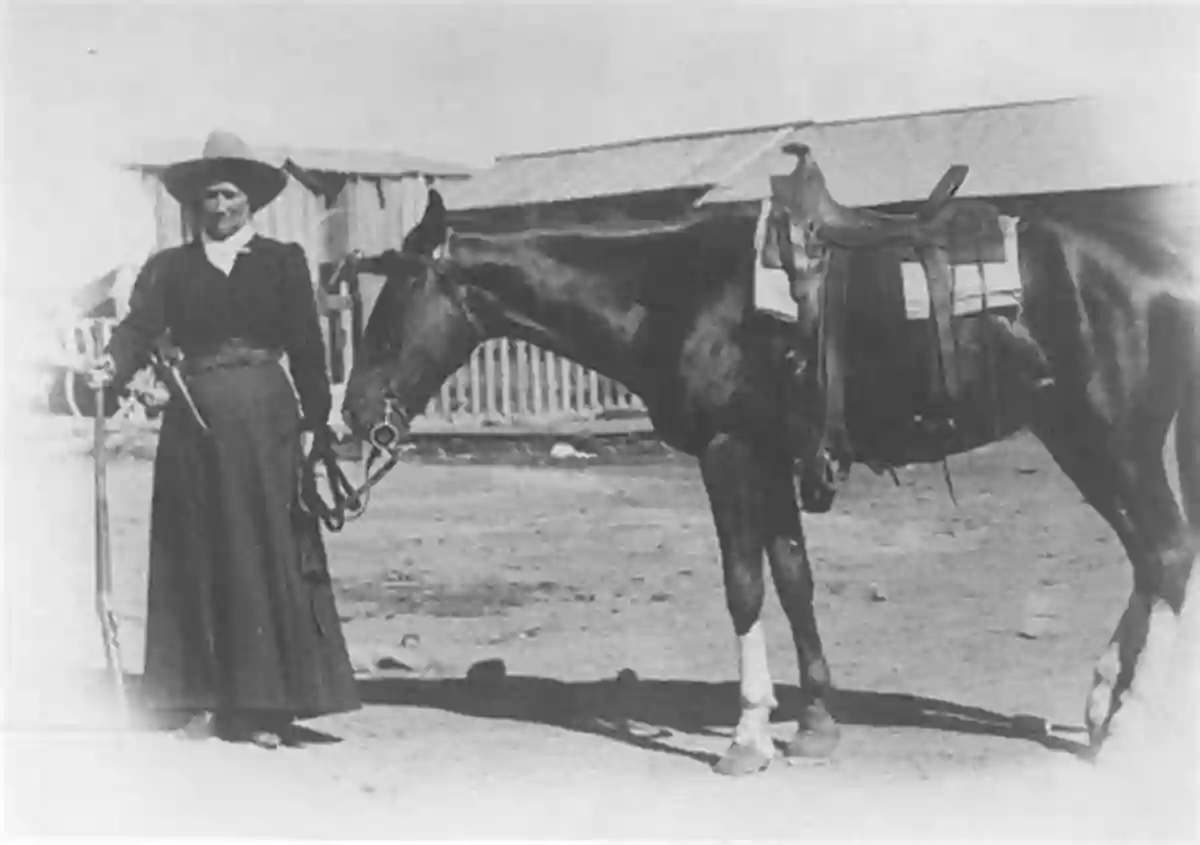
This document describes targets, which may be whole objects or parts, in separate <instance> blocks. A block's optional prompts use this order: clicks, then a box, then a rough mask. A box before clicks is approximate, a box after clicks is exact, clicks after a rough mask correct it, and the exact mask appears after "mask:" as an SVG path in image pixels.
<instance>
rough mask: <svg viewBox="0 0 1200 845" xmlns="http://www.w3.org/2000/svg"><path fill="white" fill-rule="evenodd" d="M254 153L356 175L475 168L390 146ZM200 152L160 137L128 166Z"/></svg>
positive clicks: (148, 167)
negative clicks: (390, 149)
mask: <svg viewBox="0 0 1200 845" xmlns="http://www.w3.org/2000/svg"><path fill="white" fill-rule="evenodd" d="M253 149H254V151H255V153H256V154H257V155H259V156H261V157H262V158H263V159H265V160H266V161H269V162H271V163H272V164H276V165H281V164H283V162H284V161H285V160H286V159H288V158H290V159H291V160H292V161H294V162H296V163H297V164H298V165H300V166H301V167H303V168H305V169H307V170H320V171H324V172H327V173H344V174H352V175H356V176H409V175H413V174H421V175H426V176H436V177H441V178H450V179H453V178H464V177H467V176H471V175H472V174H474V173H475V172H476V170H475V169H473V168H470V167H467V166H466V165H462V164H455V163H453V162H446V161H436V160H434V159H429V158H423V157H421V156H413V155H408V154H407V153H398V152H390V151H387V150H331V149H321V148H313V147H279V146H276V147H259V146H254V147H253ZM199 153H200V144H197V143H196V142H195V141H161V142H156V143H152V144H147V145H146V146H145V147H143V148H142V149H140V150H138V151H137V153H136V154H135V155H134V156H132V157H131V158H130V160H129V162H128V163H127V165H126V166H128V167H130V168H133V169H137V170H145V171H156V170H160V169H162V168H164V167H166V166H167V165H169V164H172V163H173V162H176V161H183V160H185V159H189V158H194V157H195V156H197V155H198V154H199Z"/></svg>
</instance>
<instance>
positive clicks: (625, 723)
mask: <svg viewBox="0 0 1200 845" xmlns="http://www.w3.org/2000/svg"><path fill="white" fill-rule="evenodd" d="M480 674H481V675H484V677H474V678H472V679H467V678H413V677H373V678H362V679H360V680H359V682H358V685H359V693H360V695H361V697H362V701H363V703H364V704H366V705H375V706H391V707H421V708H429V709H435V710H441V711H444V712H448V713H456V714H459V715H462V716H470V717H473V718H481V719H505V720H509V721H514V722H524V723H527V724H536V725H547V726H552V727H558V728H564V729H567V730H572V731H578V732H581V733H588V734H593V735H598V736H605V737H608V738H611V739H613V740H615V741H618V742H623V743H626V744H629V745H634V746H637V747H640V748H645V749H647V750H652V751H657V752H662V753H666V754H673V755H679V756H684V757H688V758H691V759H694V760H697V761H700V762H704V763H713V762H715V761H716V759H717V758H716V755H714V754H708V753H705V752H701V751H695V750H691V749H686V748H680V747H678V746H677V745H674V744H671V743H670V742H668V741H666V740H668V739H669V738H670V737H671V736H672V735H673V734H692V735H698V736H710V737H711V736H727V735H728V734H729V730H730V728H731V727H732V726H733V725H734V724H735V723H736V722H737V719H738V708H737V702H738V689H737V684H736V683H734V682H726V683H710V682H703V681H683V680H629V681H624V680H601V681H570V682H568V681H558V680H554V679H550V678H541V677H533V676H522V675H509V676H504V677H500V676H499V675H498V674H497V675H494V676H492V677H490V678H489V677H486V673H480ZM140 680H141V678H140V677H139V676H136V675H135V676H130V677H129V678H128V679H127V682H126V689H127V696H128V699H129V706H130V708H131V709H132V710H133V712H134V714H135V722H136V724H137V725H139V726H141V727H144V728H146V729H150V730H154V729H159V730H161V729H169V728H171V727H173V723H172V721H171V719H170V718H166V719H164V718H163V717H162V716H152V715H151V714H149V713H147V712H146V711H145V709H144V708H142V707H141V706H140V705H139V703H138V702H139V698H140V695H139V687H140ZM107 686H108V685H107V683H106V682H105V681H104V680H103V679H101V678H97V679H95V681H94V688H95V689H96V690H97V692H100V691H101V689H102V688H104V687H107ZM108 694H111V689H109V690H108ZM776 695H777V696H778V698H779V705H780V706H779V708H778V709H777V710H776V711H775V713H774V715H773V717H772V721H774V722H787V721H791V720H794V719H795V718H796V716H797V714H798V713H799V711H800V708H801V706H802V703H803V699H802V696H801V693H800V690H799V688H798V687H795V686H790V685H785V684H779V685H777V686H776ZM831 710H832V713H833V716H834V718H835V719H837V721H838V722H839V723H840V724H842V725H846V726H849V725H855V726H863V727H876V728H894V727H904V728H915V729H919V730H931V731H944V732H951V733H960V734H974V735H985V736H993V737H999V738H1002V739H1013V740H1020V741H1025V742H1033V743H1036V744H1038V745H1041V746H1042V747H1043V748H1046V749H1049V750H1051V751H1061V752H1064V753H1068V754H1072V755H1075V756H1077V757H1081V758H1083V757H1087V756H1088V752H1089V748H1088V746H1087V744H1086V743H1081V742H1077V741H1075V740H1072V739H1068V738H1066V737H1063V736H1060V735H1057V734H1056V733H1055V732H1058V733H1062V732H1066V733H1079V732H1081V730H1082V729H1081V728H1078V727H1076V726H1070V725H1051V726H1050V731H1051V732H1049V733H1048V732H1046V731H1045V730H1043V725H1044V723H1043V722H1042V720H1041V719H1040V718H1038V717H1034V716H1030V715H1027V714H1018V715H1012V716H1006V715H1004V714H1002V713H996V712H994V711H991V710H986V709H983V708H980V707H973V706H970V705H965V704H958V703H955V702H952V701H945V700H942V699H938V698H928V697H924V696H919V695H910V694H907V693H897V692H873V691H870V690H838V691H837V692H836V693H835V695H834V697H833V699H832V706H831ZM301 730H302V731H304V732H305V733H304V741H306V742H312V743H325V742H337V741H338V739H337V738H336V737H333V736H330V735H328V734H323V733H321V732H319V731H313V730H311V729H309V728H301Z"/></svg>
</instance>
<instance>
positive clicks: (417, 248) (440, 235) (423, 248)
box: [401, 188, 447, 257]
mask: <svg viewBox="0 0 1200 845" xmlns="http://www.w3.org/2000/svg"><path fill="white" fill-rule="evenodd" d="M446 232H447V224H446V203H445V201H444V200H443V199H442V195H441V194H440V193H438V191H437V189H435V188H430V189H429V199H428V201H427V202H426V204H425V215H424V216H423V217H422V218H421V222H420V223H418V224H417V225H416V226H414V227H413V230H412V231H411V232H409V233H408V235H406V236H405V238H404V246H403V247H401V250H402V251H403V252H405V253H407V254H409V255H423V256H426V257H431V256H432V255H433V253H434V250H436V249H437V248H438V247H439V246H441V245H442V244H443V243H445V241H446Z"/></svg>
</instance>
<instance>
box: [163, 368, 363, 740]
mask: <svg viewBox="0 0 1200 845" xmlns="http://www.w3.org/2000/svg"><path fill="white" fill-rule="evenodd" d="M188 384H189V387H190V389H191V393H192V395H193V398H194V399H195V402H196V404H197V406H198V407H199V409H200V411H201V414H202V415H203V417H204V419H205V421H206V422H207V423H208V426H209V428H210V432H211V433H210V434H209V435H205V434H203V433H202V432H201V431H200V430H199V429H198V427H197V426H196V425H195V423H194V422H193V421H192V419H191V417H190V415H189V412H188V410H187V408H186V407H185V406H184V405H183V404H182V403H181V402H180V401H179V400H177V399H176V400H172V401H171V402H170V403H169V405H168V407H167V409H166V411H165V412H164V416H163V423H162V431H161V434H160V438H159V446H158V454H157V457H156V461H155V472H154V498H153V505H152V511H151V528H150V584H149V613H148V619H147V626H146V669H145V676H144V686H145V691H146V700H147V704H148V706H149V707H151V708H154V709H163V710H213V711H270V712H272V713H273V714H274V715H276V716H284V717H288V718H297V719H303V718H310V717H313V716H318V715H322V714H326V713H338V712H345V711H349V710H355V709H357V708H358V707H360V706H361V705H360V702H359V698H358V693H357V689H356V687H355V683H354V675H353V670H352V668H351V666H350V659H349V657H348V655H347V652H346V644H345V640H344V639H343V636H342V629H341V623H340V621H339V619H338V615H337V609H336V607H335V604H334V597H333V591H332V586H331V583H330V578H329V570H328V567H327V562H326V557H325V548H324V543H323V541H322V538H321V533H320V524H319V523H318V522H317V520H316V519H315V518H313V517H311V516H310V515H309V514H307V513H306V512H305V511H303V510H302V509H301V507H300V504H299V494H298V480H299V473H300V467H301V462H302V448H301V441H300V415H299V409H298V406H297V402H296V399H295V395H294V393H293V391H292V386H291V383H290V381H288V379H287V376H286V375H285V374H284V371H283V369H282V367H281V366H280V365H279V364H278V363H276V362H260V363H254V364H248V365H240V366H230V367H224V368H220V369H213V370H209V371H206V372H202V373H199V374H197V375H195V376H193V377H192V378H190V379H189V381H188Z"/></svg>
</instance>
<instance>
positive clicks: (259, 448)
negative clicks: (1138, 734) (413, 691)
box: [92, 132, 360, 748]
mask: <svg viewBox="0 0 1200 845" xmlns="http://www.w3.org/2000/svg"><path fill="white" fill-rule="evenodd" d="M162 181H163V183H164V185H165V186H166V188H167V190H168V191H170V193H171V195H172V196H174V197H175V198H176V199H178V200H179V201H180V203H181V204H182V205H184V206H185V207H189V208H191V209H193V210H194V211H195V213H196V217H195V218H194V219H196V220H198V221H199V223H200V225H199V229H200V232H199V238H198V239H196V240H195V241H194V242H192V243H189V244H186V245H184V246H180V247H174V248H171V249H166V250H163V251H162V252H159V253H157V254H155V255H154V256H152V257H151V258H150V260H149V261H148V262H147V263H146V266H145V267H144V268H143V269H142V271H141V273H140V274H139V276H138V278H137V280H136V282H135V283H134V287H133V292H132V294H131V297H130V307H129V313H128V314H127V316H126V317H125V318H124V319H123V320H122V321H121V322H120V323H119V324H118V325H117V326H116V328H115V329H114V332H113V335H112V340H111V342H110V344H109V346H108V348H107V349H106V350H105V352H106V355H105V357H104V358H103V359H102V362H101V363H100V365H99V366H98V367H97V369H96V370H95V371H94V372H93V375H92V379H93V381H94V382H100V383H109V384H111V385H113V387H114V388H116V389H118V390H119V389H120V388H121V387H122V386H124V385H125V384H126V383H127V382H128V381H129V379H130V378H131V376H133V374H134V373H135V372H137V371H138V370H139V369H140V368H142V367H143V366H144V365H145V364H146V363H147V362H148V360H149V358H150V354H151V351H152V349H153V348H154V346H155V345H156V343H157V342H158V341H159V340H160V339H161V338H162V337H163V336H164V335H165V334H166V333H169V335H170V338H171V342H172V345H173V346H175V347H177V348H179V349H180V350H181V351H182V356H183V360H182V365H181V366H180V368H179V369H180V371H181V372H182V374H183V376H184V377H183V380H182V381H183V389H182V390H180V389H179V388H178V387H177V388H176V389H175V390H174V391H173V394H174V395H173V397H172V400H171V402H170V403H169V404H168V407H167V408H166V410H165V412H164V414H163V422H162V431H161V434H160V438H159V445H158V453H157V456H156V459H155V466H154V498H153V505H152V511H151V527H150V584H149V609H148V618H147V625H146V669H145V676H144V686H145V693H146V700H147V702H148V705H149V706H150V707H151V708H154V709H156V710H168V711H174V712H177V713H180V714H181V716H182V718H181V719H179V720H178V721H179V723H182V724H183V725H184V727H183V728H182V729H181V732H182V733H183V734H184V735H185V736H193V737H201V736H211V735H217V736H221V737H223V738H226V739H230V740H234V741H248V742H253V743H254V744H256V745H259V746H262V747H265V748H275V747H277V746H278V745H280V744H281V743H284V744H291V740H294V739H295V738H296V737H297V736H298V735H299V732H298V731H296V730H295V729H294V728H292V722H293V720H295V719H303V718H310V717H313V716H317V715H321V714H326V713H336V712H344V711H348V710H354V709H357V708H358V707H359V706H360V704H359V700H358V696H357V692H356V688H355V685H354V677H353V671H352V669H351V667H350V661H349V657H348V656H347V653H346V646H345V642H344V640H343V638H342V631H341V624H340V622H339V620H338V615H337V611H336V608H335V607H334V601H333V595H332V589H331V586H330V583H329V575H328V571H327V569H326V565H325V550H324V546H323V543H322V539H321V535H320V529H319V525H318V523H317V522H316V520H315V518H313V517H312V516H310V515H309V514H308V513H306V512H305V511H304V510H303V509H302V508H301V506H300V503H299V497H298V494H297V490H298V481H299V473H300V467H301V460H302V452H301V449H302V447H301V432H302V430H309V431H311V432H313V436H314V438H315V442H314V446H313V448H327V447H328V446H329V444H330V442H331V441H330V439H329V438H330V435H329V431H328V428H327V426H326V420H327V418H328V416H329V411H330V393H329V381H328V377H327V375H326V372H325V348H324V343H323V341H322V338H321V333H320V328H319V324H318V322H317V312H316V304H315V301H314V298H313V291H312V284H311V281H310V277H309V271H308V265H307V262H306V260H305V256H304V251H303V249H302V248H301V247H299V246H297V245H295V244H284V243H280V242H279V241H275V240H271V239H269V238H265V237H262V236H261V235H257V234H255V232H254V229H253V228H252V226H251V215H252V214H253V213H254V212H255V211H257V210H258V209H260V208H262V207H263V206H264V205H266V204H268V203H269V202H271V201H272V200H274V199H275V197H277V196H278V195H279V193H280V192H281V191H282V190H283V188H284V186H285V184H286V182H287V176H286V174H285V173H284V172H283V171H282V170H280V169H279V168H276V167H273V166H272V165H270V164H267V163H265V162H262V161H259V160H257V159H255V158H254V157H253V156H252V155H251V154H250V152H249V151H248V149H247V148H246V146H245V144H243V143H242V142H241V141H240V140H239V139H238V138H236V137H235V136H232V135H229V134H227V133H221V132H214V133H213V134H212V135H210V136H209V138H208V141H207V143H206V144H205V147H204V152H203V156H202V157H201V158H199V159H193V160H190V161H185V162H181V163H179V164H175V165H173V166H171V167H169V168H167V169H166V170H165V172H164V173H163V174H162ZM283 353H286V356H287V361H288V365H289V369H290V372H291V376H292V382H294V384H295V391H294V392H293V387H292V383H290V382H289V381H288V378H287V375H286V374H285V372H284V369H283V367H282V366H281V355H282V354H283ZM297 393H298V394H299V398H300V406H301V407H302V408H303V421H302V419H301V416H300V408H299V407H298V406H297V403H296V394H297Z"/></svg>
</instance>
